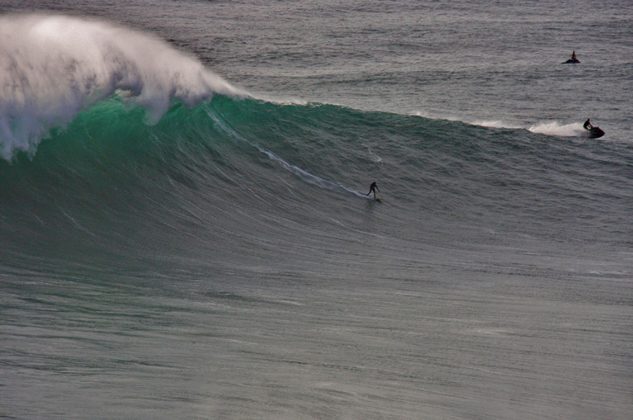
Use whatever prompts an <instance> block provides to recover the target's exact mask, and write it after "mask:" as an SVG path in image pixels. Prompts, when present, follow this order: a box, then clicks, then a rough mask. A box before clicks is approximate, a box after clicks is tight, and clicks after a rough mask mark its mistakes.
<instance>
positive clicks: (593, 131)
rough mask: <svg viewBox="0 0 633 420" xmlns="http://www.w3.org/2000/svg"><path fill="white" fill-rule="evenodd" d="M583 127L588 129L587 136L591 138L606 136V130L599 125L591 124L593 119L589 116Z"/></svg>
mask: <svg viewBox="0 0 633 420" xmlns="http://www.w3.org/2000/svg"><path fill="white" fill-rule="evenodd" d="M582 128H584V129H585V130H587V136H588V137H589V138H590V139H597V138H598V137H602V136H604V131H602V129H601V128H600V127H598V126H594V125H592V124H591V119H590V118H587V121H585V123H584V124H583V125H582Z"/></svg>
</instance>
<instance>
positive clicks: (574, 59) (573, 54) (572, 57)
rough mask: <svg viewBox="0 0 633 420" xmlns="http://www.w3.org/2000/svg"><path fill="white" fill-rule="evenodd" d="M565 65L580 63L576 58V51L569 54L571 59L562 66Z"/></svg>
mask: <svg viewBox="0 0 633 420" xmlns="http://www.w3.org/2000/svg"><path fill="white" fill-rule="evenodd" d="M566 63H573V64H576V63H580V60H579V59H578V58H577V57H576V50H574V51H572V52H571V58H570V59H568V60H567V61H565V63H563V64H566Z"/></svg>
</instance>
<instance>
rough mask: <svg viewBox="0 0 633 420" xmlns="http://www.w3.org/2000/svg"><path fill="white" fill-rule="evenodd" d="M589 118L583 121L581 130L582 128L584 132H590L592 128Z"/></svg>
mask: <svg viewBox="0 0 633 420" xmlns="http://www.w3.org/2000/svg"><path fill="white" fill-rule="evenodd" d="M590 120H591V118H587V121H585V123H584V124H583V125H582V128H584V129H585V130H591V129H592V128H593V125H591V121H590Z"/></svg>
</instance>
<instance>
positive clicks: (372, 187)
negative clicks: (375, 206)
mask: <svg viewBox="0 0 633 420" xmlns="http://www.w3.org/2000/svg"><path fill="white" fill-rule="evenodd" d="M376 191H380V189H379V188H378V185H376V181H374V182H372V183H371V185H370V186H369V192H368V193H367V194H365V195H369V194H371V193H374V200H375V199H376Z"/></svg>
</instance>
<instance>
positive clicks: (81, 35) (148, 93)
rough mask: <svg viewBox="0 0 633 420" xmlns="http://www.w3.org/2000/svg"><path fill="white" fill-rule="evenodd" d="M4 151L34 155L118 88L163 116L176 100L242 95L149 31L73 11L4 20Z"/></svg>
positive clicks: (0, 98) (0, 121) (0, 29)
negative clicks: (48, 135) (53, 131)
mask: <svg viewBox="0 0 633 420" xmlns="http://www.w3.org/2000/svg"><path fill="white" fill-rule="evenodd" d="M0 38H1V39H2V42H1V43H0V57H2V60H1V61H0V156H1V157H3V158H4V159H7V160H8V159H11V158H12V157H13V156H14V155H15V153H16V152H17V151H26V152H29V153H34V152H35V150H36V148H37V144H38V143H39V142H40V140H41V139H42V138H43V137H44V136H45V135H46V133H47V132H48V131H49V130H50V129H51V128H53V127H62V126H64V125H66V124H68V123H69V122H70V121H72V119H73V118H74V116H75V115H77V113H79V112H80V111H81V110H83V109H86V108H87V107H89V106H90V105H92V104H94V103H96V102H98V101H100V100H103V99H105V98H108V97H111V96H113V95H114V94H116V93H123V94H122V95H120V96H121V97H122V98H123V99H124V100H125V101H128V102H130V103H133V104H136V105H140V106H142V107H143V108H145V109H146V111H147V120H148V122H150V123H152V122H156V121H158V119H160V117H161V116H162V115H163V114H164V113H165V112H166V111H167V109H168V108H169V106H170V103H171V102H172V101H173V100H178V101H180V102H183V103H185V104H187V105H195V104H197V103H199V102H201V101H204V100H208V99H209V98H210V97H211V96H212V95H213V94H214V93H221V94H228V95H241V94H244V93H243V92H242V91H240V90H239V89H237V88H235V87H233V86H231V85H230V84H229V83H228V82H227V81H225V80H224V79H222V78H221V77H219V76H217V75H215V74H214V73H213V72H211V71H210V70H208V69H207V68H205V67H204V65H203V64H202V63H200V62H199V61H198V60H197V59H196V58H194V57H192V56H189V55H187V54H185V53H183V52H180V51H177V50H176V49H174V48H173V47H172V46H170V45H169V44H168V43H166V42H164V41H162V40H160V39H158V38H156V37H154V36H152V35H150V34H147V33H143V32H139V31H135V30H131V29H128V28H124V27H121V26H117V25H114V24H111V23H107V22H102V21H97V20H89V19H82V18H77V17H68V16H58V15H55V16H50V15H17V16H4V17H1V18H0Z"/></svg>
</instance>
